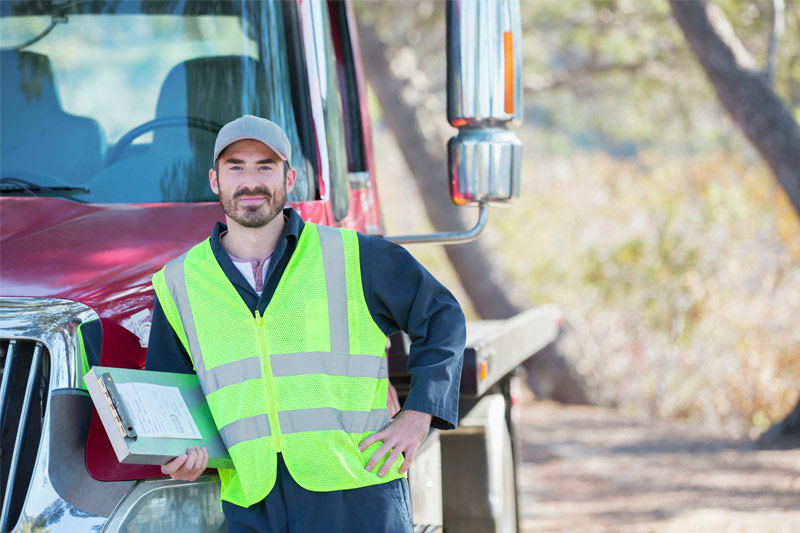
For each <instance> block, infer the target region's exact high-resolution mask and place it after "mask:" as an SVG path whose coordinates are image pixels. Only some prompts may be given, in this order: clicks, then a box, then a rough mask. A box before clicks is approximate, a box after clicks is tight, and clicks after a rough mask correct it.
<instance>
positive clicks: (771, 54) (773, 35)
mask: <svg viewBox="0 0 800 533" xmlns="http://www.w3.org/2000/svg"><path fill="white" fill-rule="evenodd" d="M784 15H785V5H784V3H783V0H772V26H771V27H770V33H769V48H768V49H767V70H766V72H765V73H764V74H765V75H766V77H767V83H768V84H769V85H770V87H771V86H773V84H774V79H775V63H776V57H777V56H778V46H779V45H780V41H781V37H782V36H783V30H784V28H785V27H786V17H785V16H784Z"/></svg>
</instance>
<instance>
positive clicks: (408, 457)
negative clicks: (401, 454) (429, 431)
mask: <svg viewBox="0 0 800 533" xmlns="http://www.w3.org/2000/svg"><path fill="white" fill-rule="evenodd" d="M416 453H417V447H416V446H414V447H411V448H409V449H408V450H406V453H405V460H403V464H402V465H400V473H401V474H405V473H406V472H408V469H409V468H411V462H412V461H413V460H414V455H415V454H416Z"/></svg>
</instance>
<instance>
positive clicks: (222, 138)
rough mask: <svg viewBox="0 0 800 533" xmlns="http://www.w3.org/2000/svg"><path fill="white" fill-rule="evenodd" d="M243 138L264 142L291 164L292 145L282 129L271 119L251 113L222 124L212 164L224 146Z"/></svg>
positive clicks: (215, 144)
mask: <svg viewBox="0 0 800 533" xmlns="http://www.w3.org/2000/svg"><path fill="white" fill-rule="evenodd" d="M244 139H253V140H256V141H259V142H262V143H264V144H266V145H267V146H269V147H270V148H272V150H273V151H274V152H275V153H276V154H278V157H280V158H281V159H282V160H283V161H286V162H287V164H289V165H290V166H291V164H292V146H291V145H290V144H289V139H288V138H287V137H286V134H285V133H284V132H283V129H282V128H281V127H280V126H278V125H277V124H275V123H274V122H272V121H271V120H267V119H265V118H261V117H256V116H253V115H245V116H243V117H239V118H237V119H236V120H234V121H232V122H228V123H227V124H225V125H224V126H222V129H221V130H219V133H218V134H217V142H216V143H214V159H213V160H212V164H213V163H215V162H216V161H217V158H218V157H219V154H220V153H221V152H222V151H223V150H224V149H225V148H227V147H228V146H230V145H231V144H233V143H235V142H236V141H241V140H244Z"/></svg>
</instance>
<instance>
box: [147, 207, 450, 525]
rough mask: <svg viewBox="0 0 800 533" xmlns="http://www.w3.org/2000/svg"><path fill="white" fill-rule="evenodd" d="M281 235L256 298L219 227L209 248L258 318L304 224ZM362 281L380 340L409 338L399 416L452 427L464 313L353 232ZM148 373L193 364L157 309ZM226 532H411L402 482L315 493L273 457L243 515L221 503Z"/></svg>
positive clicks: (415, 267) (403, 258) (383, 246)
mask: <svg viewBox="0 0 800 533" xmlns="http://www.w3.org/2000/svg"><path fill="white" fill-rule="evenodd" d="M283 214H284V215H285V216H286V217H287V223H286V227H285V228H284V231H283V235H282V236H281V238H280V239H279V240H278V243H277V245H276V246H275V250H274V251H273V253H272V258H271V260H270V263H269V267H268V269H267V274H266V276H267V280H266V282H265V284H264V290H263V291H262V293H261V297H260V298H259V296H258V295H257V293H256V292H255V290H254V289H253V287H252V286H251V285H250V284H249V283H248V282H247V280H245V278H244V276H243V275H242V273H241V272H240V271H239V270H238V269H237V268H236V266H235V265H234V264H233V261H232V260H231V258H230V256H229V255H228V254H227V252H226V251H225V249H224V248H223V247H222V245H221V244H220V241H219V235H220V233H221V232H223V231H225V230H226V229H227V228H226V226H225V224H223V223H221V222H217V224H216V225H215V226H214V230H213V232H212V233H211V249H212V251H213V253H214V257H216V259H217V262H219V265H220V267H221V268H222V270H223V272H225V275H226V276H228V279H229V280H230V281H231V283H232V284H233V286H234V287H235V288H236V290H237V291H238V293H239V295H240V296H241V297H242V300H244V302H245V303H246V304H247V306H248V307H249V308H250V311H251V312H253V313H255V310H256V309H258V310H259V312H260V313H261V314H262V315H263V314H264V311H265V310H266V308H267V305H268V304H269V302H270V299H271V298H272V295H273V294H274V293H275V289H276V287H277V285H278V281H279V280H280V278H281V276H282V275H283V272H284V271H285V270H286V266H287V264H288V263H289V258H290V257H291V256H292V253H294V250H295V248H296V246H297V241H298V239H299V237H300V232H301V231H302V230H303V224H304V223H303V219H302V218H301V217H300V215H299V214H298V213H297V212H296V211H295V210H294V209H291V208H287V209H284V211H283ZM358 246H359V258H360V263H361V279H362V285H363V288H364V296H365V299H366V302H367V307H368V309H369V312H370V314H371V315H372V318H373V320H374V321H375V323H376V324H377V325H378V326H379V327H380V329H381V331H383V333H384V334H385V335H387V336H388V335H391V334H392V333H395V332H397V331H399V330H403V331H405V332H406V333H408V335H409V337H410V338H411V341H412V343H411V349H410V352H409V362H408V370H409V371H410V372H411V390H410V392H409V395H408V398H407V399H406V400H405V402H404V404H403V409H412V410H416V411H422V412H425V413H429V414H431V415H432V420H431V427H434V428H438V429H453V428H455V425H456V421H457V419H458V388H459V383H460V379H461V365H462V362H463V352H464V343H465V339H466V325H465V323H464V314H463V312H462V311H461V307H460V306H459V305H458V302H457V301H456V299H455V298H454V297H453V295H452V294H451V293H450V292H449V291H448V290H447V289H446V288H444V286H442V285H441V284H440V283H439V282H438V281H436V279H434V277H433V276H432V275H431V274H430V273H429V272H428V271H427V270H425V268H424V267H423V266H422V265H420V264H419V262H418V261H417V260H416V259H414V257H413V256H412V255H411V254H409V253H408V252H407V251H406V250H405V249H404V248H402V247H401V246H398V245H396V244H394V243H392V242H389V241H386V240H384V239H382V238H380V237H372V236H367V235H363V234H360V233H359V234H358ZM145 368H146V369H148V370H157V371H161V372H181V373H187V374H188V373H194V369H193V368H192V363H191V359H190V358H189V355H188V354H187V353H186V350H185V349H184V348H183V345H182V344H181V342H180V340H179V339H178V336H177V334H176V333H175V332H174V330H173V329H172V327H171V326H170V324H169V322H168V321H167V319H166V316H165V315H164V312H163V310H162V309H161V306H160V304H159V302H158V299H156V301H155V306H154V308H153V321H152V326H151V329H150V341H149V347H148V350H147V362H146V365H145ZM222 509H223V512H224V513H225V519H226V522H227V524H228V531H260V532H270V533H272V532H275V533H277V532H291V533H295V532H317V531H319V532H323V531H324V532H334V531H342V532H345V531H363V532H370V533H372V532H382V531H385V532H391V533H395V532H405V531H412V530H413V528H412V525H411V506H410V501H409V497H408V484H407V482H406V480H405V479H398V480H395V481H390V482H388V483H383V484H380V485H373V486H370V487H363V488H359V489H351V490H339V491H331V492H312V491H308V490H306V489H304V488H302V487H301V486H300V485H298V484H297V483H296V482H295V481H294V479H292V477H291V475H290V474H289V472H288V470H287V469H286V466H285V464H284V462H283V459H282V457H281V454H278V478H277V480H276V482H275V487H274V488H273V489H272V491H271V492H270V493H269V494H268V495H267V497H266V498H265V499H264V500H262V501H261V502H259V503H258V504H255V505H253V506H251V507H249V508H245V507H240V506H237V505H233V504H231V503H229V502H224V501H223V502H222Z"/></svg>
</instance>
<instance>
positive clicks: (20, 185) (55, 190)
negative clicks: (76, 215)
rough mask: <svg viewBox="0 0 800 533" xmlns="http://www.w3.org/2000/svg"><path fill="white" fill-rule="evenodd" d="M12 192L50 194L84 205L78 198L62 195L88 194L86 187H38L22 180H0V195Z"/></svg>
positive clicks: (10, 178) (84, 201) (9, 178)
mask: <svg viewBox="0 0 800 533" xmlns="http://www.w3.org/2000/svg"><path fill="white" fill-rule="evenodd" d="M14 192H30V193H36V192H44V193H49V194H52V195H53V196H58V197H60V198H66V199H67V200H72V201H73V202H80V203H82V204H85V203H86V200H81V199H80V198H73V197H72V196H70V195H68V194H64V192H86V193H88V192H90V191H89V189H87V188H86V187H73V186H71V185H55V186H53V187H48V186H46V185H39V184H38V183H33V182H32V181H28V180H24V179H22V178H12V177H8V178H0V194H4V193H14Z"/></svg>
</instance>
